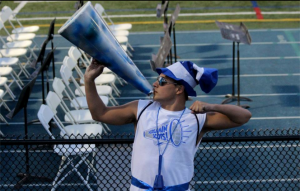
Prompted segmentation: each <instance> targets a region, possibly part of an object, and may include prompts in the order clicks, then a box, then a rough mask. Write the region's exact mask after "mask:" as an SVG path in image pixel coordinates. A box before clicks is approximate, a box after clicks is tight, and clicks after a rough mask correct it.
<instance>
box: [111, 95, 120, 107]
mask: <svg viewBox="0 0 300 191" xmlns="http://www.w3.org/2000/svg"><path fill="white" fill-rule="evenodd" d="M109 96H110V98H111V99H112V100H113V101H114V102H115V104H116V105H119V103H118V102H117V101H116V100H115V98H114V97H113V96H112V95H111V94H110V95H109Z"/></svg>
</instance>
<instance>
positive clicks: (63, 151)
mask: <svg viewBox="0 0 300 191" xmlns="http://www.w3.org/2000/svg"><path fill="white" fill-rule="evenodd" d="M94 149H95V144H90V145H89V144H84V145H83V144H76V145H75V144H72V145H68V144H65V145H54V152H55V153H57V154H58V155H60V156H68V155H82V154H84V153H91V152H93V150H94Z"/></svg>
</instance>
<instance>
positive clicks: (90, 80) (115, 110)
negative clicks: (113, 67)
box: [84, 59, 138, 125]
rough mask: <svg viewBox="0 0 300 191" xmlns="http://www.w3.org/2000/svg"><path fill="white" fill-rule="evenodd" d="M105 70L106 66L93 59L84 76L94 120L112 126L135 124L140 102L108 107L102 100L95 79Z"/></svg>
mask: <svg viewBox="0 0 300 191" xmlns="http://www.w3.org/2000/svg"><path fill="white" fill-rule="evenodd" d="M103 69H104V66H103V65H101V63H99V62H98V61H97V60H95V59H93V61H92V63H91V65H90V66H89V67H88V68H87V69H86V72H85V74H84V85H85V94H86V99H87V104H88V107H89V110H90V112H91V114H92V118H93V119H94V120H96V121H100V122H103V123H108V124H112V125H123V124H127V123H132V122H134V121H135V120H136V113H137V105H138V101H132V102H130V103H127V104H124V105H121V106H114V107H107V106H106V105H105V104H104V103H103V102H102V100H101V99H100V97H99V95H98V93H97V89H96V85H95V79H96V78H97V77H98V76H99V75H100V74H101V73H102V72H103Z"/></svg>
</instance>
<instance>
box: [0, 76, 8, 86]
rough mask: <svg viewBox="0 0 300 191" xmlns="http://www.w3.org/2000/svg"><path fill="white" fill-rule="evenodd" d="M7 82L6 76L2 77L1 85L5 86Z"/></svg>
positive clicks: (0, 79) (0, 78)
mask: <svg viewBox="0 0 300 191" xmlns="http://www.w3.org/2000/svg"><path fill="white" fill-rule="evenodd" d="M6 82H7V78H6V77H0V86H3V85H4V84H5V83H6Z"/></svg>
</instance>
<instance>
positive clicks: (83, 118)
mask: <svg viewBox="0 0 300 191" xmlns="http://www.w3.org/2000/svg"><path fill="white" fill-rule="evenodd" d="M46 103H47V105H48V106H49V107H50V108H51V109H52V111H53V112H55V111H56V108H57V107H58V106H60V107H61V109H62V110H63V112H64V114H65V116H64V120H65V121H66V122H71V123H73V124H82V123H98V124H101V126H102V123H101V122H98V121H95V120H93V118H92V115H91V112H90V110H88V109H85V110H71V111H70V110H69V108H68V107H67V105H66V104H65V102H64V101H63V100H62V98H61V97H59V96H58V95H57V94H56V93H54V92H52V91H49V92H48V95H47V97H46ZM105 127H106V128H107V129H108V131H110V129H109V128H108V126H107V125H106V124H105ZM103 130H104V131H105V133H107V132H106V130H105V129H103Z"/></svg>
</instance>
